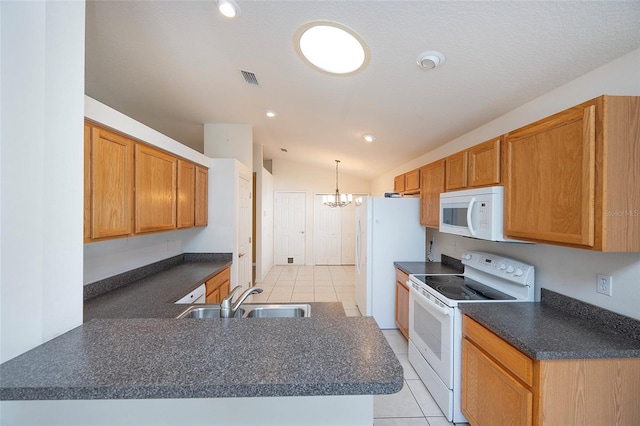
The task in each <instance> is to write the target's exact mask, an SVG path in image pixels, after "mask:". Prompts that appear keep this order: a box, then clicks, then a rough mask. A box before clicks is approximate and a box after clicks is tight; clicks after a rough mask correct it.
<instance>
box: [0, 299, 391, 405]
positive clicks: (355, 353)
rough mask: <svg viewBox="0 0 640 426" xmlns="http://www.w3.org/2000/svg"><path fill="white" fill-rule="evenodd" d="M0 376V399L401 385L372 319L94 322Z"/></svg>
mask: <svg viewBox="0 0 640 426" xmlns="http://www.w3.org/2000/svg"><path fill="white" fill-rule="evenodd" d="M312 309H313V308H312ZM0 373H1V377H2V379H1V386H0V399H2V400H51V399H144V398H215V397H262V396H298V395H305V396H314V395H360V394H381V393H395V392H398V391H400V389H401V388H402V383H403V379H402V377H403V376H402V367H401V365H400V363H399V362H398V360H397V358H396V357H395V355H394V353H393V351H392V350H391V348H390V347H389V345H388V344H387V342H386V340H385V338H384V336H383V335H382V332H381V331H380V329H379V328H378V326H377V325H376V322H375V320H374V319H373V318H371V317H337V318H320V317H311V318H297V319H296V318H246V319H241V318H232V319H226V320H225V319H182V320H168V319H110V320H108V319H105V320H93V321H90V322H89V323H86V324H84V325H82V326H80V327H78V328H75V329H74V330H71V331H70V332H68V333H65V334H63V335H62V336H60V337H58V338H56V339H53V340H51V341H49V342H46V343H44V344H43V345H40V346H38V347H37V348H35V349H33V350H31V351H29V352H27V353H25V354H23V355H20V356H18V357H16V358H14V359H12V360H10V361H7V362H5V363H4V364H2V365H1V366H0Z"/></svg>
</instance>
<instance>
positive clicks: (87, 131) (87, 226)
mask: <svg viewBox="0 0 640 426" xmlns="http://www.w3.org/2000/svg"><path fill="white" fill-rule="evenodd" d="M83 235H84V242H85V243H86V242H88V241H90V240H91V126H90V125H89V123H84V231H83Z"/></svg>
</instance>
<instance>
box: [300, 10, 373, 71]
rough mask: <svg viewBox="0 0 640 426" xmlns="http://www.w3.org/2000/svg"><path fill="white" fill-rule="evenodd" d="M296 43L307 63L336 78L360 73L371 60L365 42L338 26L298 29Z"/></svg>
mask: <svg viewBox="0 0 640 426" xmlns="http://www.w3.org/2000/svg"><path fill="white" fill-rule="evenodd" d="M293 43H294V46H295V49H296V52H298V55H299V56H300V57H301V58H302V59H303V60H304V61H305V62H307V63H308V64H309V65H311V66H312V67H314V68H316V69H318V70H320V71H323V72H326V73H329V74H333V75H344V76H347V75H353V74H356V73H359V72H360V71H362V70H363V69H365V68H366V67H367V65H368V64H369V60H370V54H369V48H368V47H367V44H366V43H365V42H364V39H363V38H362V37H360V35H358V34H357V33H356V32H355V31H354V30H352V29H351V28H349V27H347V26H346V25H342V24H339V23H337V22H329V21H313V22H308V23H306V24H304V25H302V26H301V27H300V28H298V30H297V31H296V33H295V35H294V40H293Z"/></svg>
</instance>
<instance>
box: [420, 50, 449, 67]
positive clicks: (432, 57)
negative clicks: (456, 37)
mask: <svg viewBox="0 0 640 426" xmlns="http://www.w3.org/2000/svg"><path fill="white" fill-rule="evenodd" d="M444 61H445V57H444V55H443V54H442V53H440V52H436V51H434V50H429V51H427V52H422V53H421V54H419V55H418V58H417V59H416V63H417V64H418V66H419V67H421V68H425V69H428V70H432V69H434V68H437V67H438V66H439V65H442V64H444Z"/></svg>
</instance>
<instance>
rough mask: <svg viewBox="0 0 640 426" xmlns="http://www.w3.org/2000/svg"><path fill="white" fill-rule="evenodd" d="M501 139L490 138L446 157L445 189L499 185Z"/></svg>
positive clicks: (455, 189)
mask: <svg viewBox="0 0 640 426" xmlns="http://www.w3.org/2000/svg"><path fill="white" fill-rule="evenodd" d="M501 140H502V137H498V138H495V139H491V140H488V141H486V142H483V143H481V144H478V145H475V146H472V147H471V148H469V149H467V150H464V151H461V152H457V153H455V154H453V155H450V156H448V157H446V158H445V171H446V183H445V187H446V190H447V191H457V190H461V189H465V188H475V187H480V186H492V185H499V184H500V183H501V182H502V181H501V173H500V171H501V170H500V169H501V158H502V157H501V151H500V146H501Z"/></svg>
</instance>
